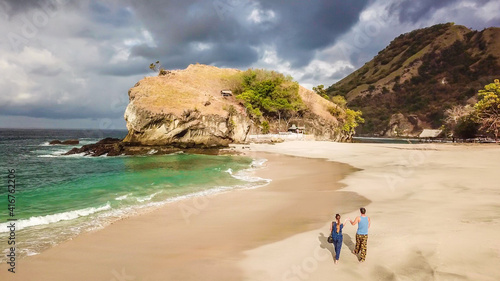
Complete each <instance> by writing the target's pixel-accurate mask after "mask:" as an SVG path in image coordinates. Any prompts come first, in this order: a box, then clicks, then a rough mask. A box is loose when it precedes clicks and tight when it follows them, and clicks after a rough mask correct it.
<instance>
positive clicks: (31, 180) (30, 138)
mask: <svg viewBox="0 0 500 281" xmlns="http://www.w3.org/2000/svg"><path fill="white" fill-rule="evenodd" d="M99 133H100V135H92V134H90V133H89V132H85V131H68V130H5V129H0V155H1V157H2V159H1V160H2V161H1V163H0V171H2V173H3V176H2V178H3V179H4V183H2V187H3V188H2V189H1V190H0V202H2V203H0V249H1V250H2V251H4V252H5V250H6V249H7V246H8V244H7V236H8V232H7V231H8V229H7V225H8V223H7V219H8V218H9V212H8V208H7V196H8V192H7V174H8V170H9V169H15V171H16V172H15V176H16V193H15V196H16V203H15V213H14V214H15V216H14V217H13V218H15V219H17V221H16V236H17V241H16V245H18V255H21V256H23V255H32V254H36V253H39V252H40V251H42V250H44V249H46V248H48V247H51V246H52V245H55V244H57V243H60V242H61V241H64V240H67V239H69V238H71V237H74V236H76V235H78V234H79V233H82V232H85V231H89V230H93V229H96V228H97V229H98V228H102V227H104V226H105V225H107V224H109V223H110V222H112V221H115V220H117V219H120V218H122V217H124V216H129V215H132V214H136V213H138V212H141V211H143V210H146V209H150V208H155V207H158V206H161V205H163V204H167V203H169V202H172V201H176V200H183V199H184V200H185V199H186V198H189V197H192V196H203V195H206V194H210V193H217V192H222V191H227V190H231V189H236V188H254V187H257V186H261V185H264V184H266V183H268V180H265V179H260V178H255V177H252V176H251V175H250V174H249V173H248V172H249V169H251V168H252V167H256V166H258V165H259V163H262V162H259V161H257V160H253V159H250V158H247V157H240V156H209V155H189V154H173V155H164V156H134V157H125V156H119V157H87V156H82V155H72V156H62V155H61V154H62V153H64V152H66V151H68V150H69V149H71V148H72V147H75V146H63V145H55V146H52V145H48V141H50V140H52V139H61V140H64V139H72V138H78V139H79V140H80V141H81V144H80V145H79V146H81V145H82V144H86V143H93V142H96V141H97V140H98V139H100V138H102V137H120V138H122V137H124V136H125V134H126V132H123V131H107V132H102V131H100V132H99ZM1 258H3V259H2V260H4V257H1Z"/></svg>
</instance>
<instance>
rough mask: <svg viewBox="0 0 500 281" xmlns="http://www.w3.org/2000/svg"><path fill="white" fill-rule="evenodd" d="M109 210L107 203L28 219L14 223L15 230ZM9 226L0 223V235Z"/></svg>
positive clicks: (109, 206) (6, 230)
mask: <svg viewBox="0 0 500 281" xmlns="http://www.w3.org/2000/svg"><path fill="white" fill-rule="evenodd" d="M109 209H111V205H110V204H109V202H108V203H107V204H106V205H104V206H100V207H90V208H85V209H80V210H74V211H69V212H64V213H58V214H52V215H46V216H38V217H31V218H29V219H24V220H19V221H17V222H16V230H21V229H23V228H27V227H31V226H37V225H45V224H51V223H56V222H59V221H67V220H74V219H76V218H79V217H86V216H88V215H91V214H94V213H97V212H101V211H105V210H109ZM9 225H10V223H9V222H7V223H0V233H1V232H8V231H10V230H9V229H8V228H7V226H9Z"/></svg>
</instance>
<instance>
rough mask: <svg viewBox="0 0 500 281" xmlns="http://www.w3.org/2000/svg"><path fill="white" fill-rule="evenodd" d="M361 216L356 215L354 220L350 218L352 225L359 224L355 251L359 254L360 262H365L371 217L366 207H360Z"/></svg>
mask: <svg viewBox="0 0 500 281" xmlns="http://www.w3.org/2000/svg"><path fill="white" fill-rule="evenodd" d="M359 211H360V212H361V216H359V217H356V219H354V221H352V220H349V221H350V222H351V225H355V224H358V231H357V232H356V247H355V248H354V251H353V253H354V254H355V255H357V254H359V262H364V261H365V258H366V244H367V242H368V228H370V225H371V221H370V218H369V217H367V216H366V209H365V208H360V209H359Z"/></svg>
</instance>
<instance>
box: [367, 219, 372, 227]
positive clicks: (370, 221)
mask: <svg viewBox="0 0 500 281" xmlns="http://www.w3.org/2000/svg"><path fill="white" fill-rule="evenodd" d="M370 225H372V220H371V219H370V218H368V228H370Z"/></svg>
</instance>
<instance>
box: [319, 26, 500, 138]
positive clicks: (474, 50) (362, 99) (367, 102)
mask: <svg viewBox="0 0 500 281" xmlns="http://www.w3.org/2000/svg"><path fill="white" fill-rule="evenodd" d="M499 77H500V28H497V27H491V28H487V29H484V30H482V31H473V30H470V29H468V28H466V27H464V26H461V25H455V24H453V23H446V24H438V25H434V26H432V27H428V28H423V29H418V30H414V31H412V32H409V33H405V34H402V35H400V36H398V37H397V38H395V39H394V40H393V41H392V42H391V43H390V44H389V46H387V47H386V48H385V49H384V50H382V51H380V52H379V53H378V54H377V55H376V56H375V57H374V58H373V59H372V60H371V61H369V62H367V63H366V64H365V65H364V66H362V67H361V68H359V69H358V70H356V71H354V72H353V73H351V74H350V75H348V76H347V77H345V78H344V79H342V80H340V81H339V82H337V83H335V84H333V85H332V86H330V87H329V88H328V89H327V94H328V95H329V96H330V97H331V96H335V95H342V96H344V97H346V99H347V101H348V106H349V107H350V108H353V109H356V110H357V109H359V110H361V111H362V112H363V117H364V118H365V121H366V122H365V124H364V125H362V126H360V127H359V128H357V129H356V131H357V133H358V134H359V135H380V136H414V135H418V134H419V133H420V132H421V131H422V129H424V128H439V127H440V126H441V125H442V124H443V119H444V111H445V110H446V109H448V108H450V107H452V106H453V105H458V104H461V105H464V104H468V103H474V102H475V101H476V100H477V91H478V90H479V89H482V87H483V85H485V84H487V83H490V82H491V81H492V80H493V79H494V78H499Z"/></svg>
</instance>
